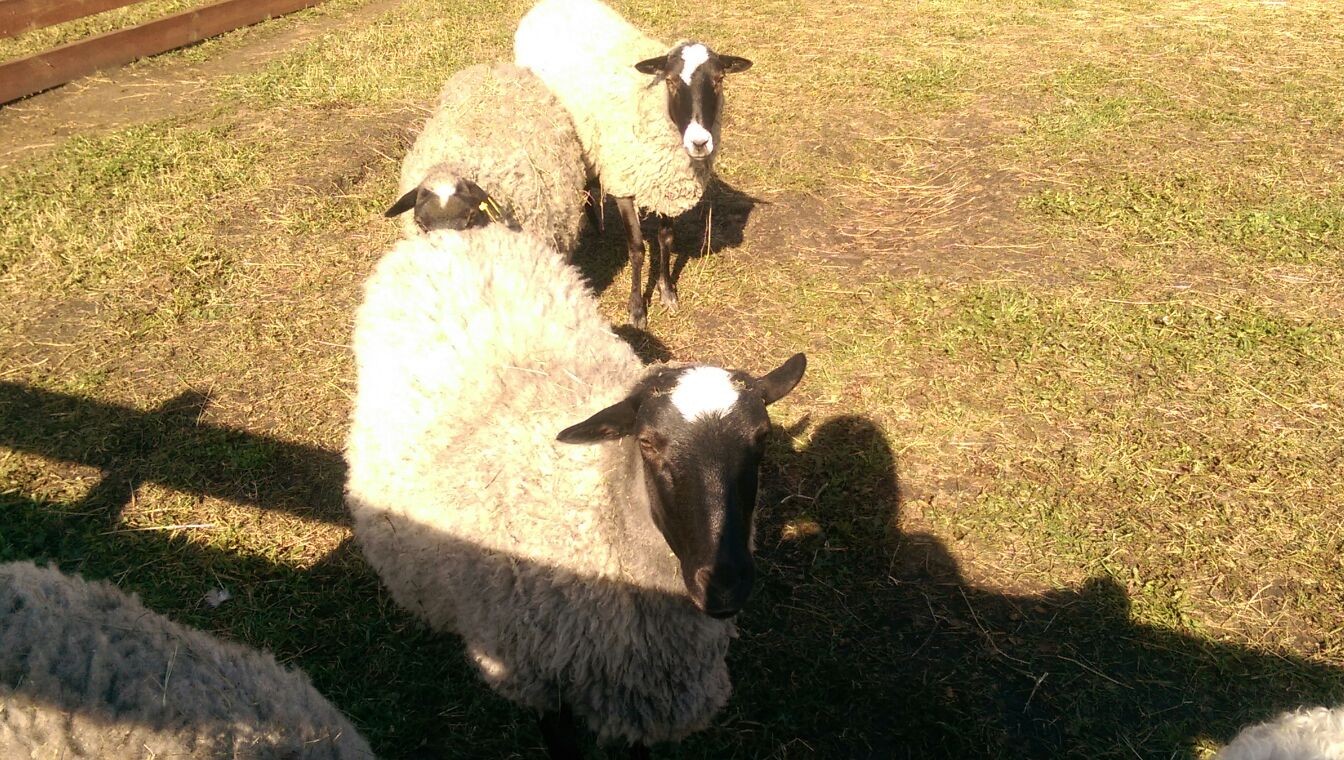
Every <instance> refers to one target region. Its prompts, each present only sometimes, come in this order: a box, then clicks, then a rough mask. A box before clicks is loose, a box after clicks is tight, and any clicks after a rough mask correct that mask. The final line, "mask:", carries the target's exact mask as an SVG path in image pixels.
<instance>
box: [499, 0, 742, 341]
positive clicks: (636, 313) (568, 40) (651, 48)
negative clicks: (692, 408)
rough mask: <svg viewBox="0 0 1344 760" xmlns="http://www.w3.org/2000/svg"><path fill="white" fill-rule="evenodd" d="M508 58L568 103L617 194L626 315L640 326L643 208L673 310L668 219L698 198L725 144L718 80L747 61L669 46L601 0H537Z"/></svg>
mask: <svg viewBox="0 0 1344 760" xmlns="http://www.w3.org/2000/svg"><path fill="white" fill-rule="evenodd" d="M514 60H515V61H516V62H517V64H518V65H519V66H523V67H526V68H528V69H530V70H532V71H534V72H536V74H537V76H538V77H540V78H541V79H542V81H544V82H545V83H546V86H547V87H549V88H550V89H551V91H552V92H554V93H555V95H556V97H557V98H559V99H560V102H561V103H563V104H564V106H565V108H566V109H568V110H569V113H570V116H571V117H572V118H573V120H574V128H575V130H576V131H577V133H578V136H579V141H580V142H581V143H582V144H583V154H584V161H585V163H586V164H587V168H588V173H589V175H591V176H592V177H595V178H597V179H598V181H599V182H600V184H601V186H602V191H603V193H604V194H607V195H611V196H612V197H613V198H615V199H616V206H617V208H618V209H619V210H620V214H621V220H622V222H623V224H624V227H625V234H626V245H627V248H628V250H629V254H630V275H631V283H630V300H629V311H630V321H631V323H632V324H634V325H635V326H636V327H643V326H644V325H645V324H646V322H647V306H646V304H645V301H644V295H643V284H644V283H643V274H642V267H643V263H644V240H643V233H642V232H641V230H640V212H641V211H646V212H649V213H652V214H654V215H655V216H656V217H657V220H658V247H657V250H656V251H654V258H653V262H652V268H653V270H654V271H655V272H656V273H657V279H658V290H659V294H660V296H661V298H662V301H663V303H664V305H666V306H668V307H672V308H674V307H675V306H676V304H677V293H676V289H675V286H674V284H673V283H672V279H671V274H670V267H671V252H672V246H673V234H672V218H673V217H676V216H679V215H681V214H683V213H685V212H687V211H689V210H691V209H692V208H694V207H695V206H696V205H697V204H698V203H699V202H700V199H701V197H702V196H703V195H704V192H705V187H706V186H707V185H708V183H709V180H710V179H711V178H712V177H713V170H714V159H715V157H716V156H717V155H718V152H719V150H720V148H721V143H722V141H721V139H720V132H721V118H720V116H721V111H722V105H723V80H724V77H725V76H727V75H728V74H733V73H737V72H741V71H746V70H747V69H748V68H750V67H751V61H749V60H747V59H746V58H741V57H738V56H731V55H723V54H720V53H717V52H715V51H714V50H713V49H711V48H710V47H709V46H708V45H706V44H705V43H703V42H699V41H695V40H690V41H681V42H678V43H677V44H675V45H672V46H668V45H666V44H664V43H662V42H659V41H657V40H654V39H652V38H651V37H648V36H647V35H645V34H644V33H642V32H640V31H639V30H638V29H636V28H635V27H634V26H633V25H631V24H630V23H629V22H627V21H626V20H625V19H623V18H621V16H620V14H618V13H616V12H615V11H614V10H612V9H611V8H609V7H607V6H606V5H604V4H603V3H601V2H599V0H542V1H541V2H540V3H538V4H537V5H536V6H535V7H533V8H532V10H530V11H529V12H528V13H527V15H526V16H524V17H523V19H522V21H521V22H520V23H519V25H518V31H517V32H516V34H515V35H514ZM650 77H652V78H650ZM597 205H598V206H599V207H600V205H601V198H599V199H597Z"/></svg>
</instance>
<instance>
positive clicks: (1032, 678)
mask: <svg viewBox="0 0 1344 760" xmlns="http://www.w3.org/2000/svg"><path fill="white" fill-rule="evenodd" d="M772 453H774V452H772ZM766 466H767V468H768V472H769V474H768V476H767V475H763V483H767V484H769V486H768V488H767V491H766V492H765V494H764V498H763V500H762V503H763V504H764V505H771V504H773V505H775V506H773V507H769V506H763V507H762V509H761V514H760V517H759V518H758V519H760V520H761V525H760V526H759V530H760V534H759V536H758V542H759V545H758V551H757V557H758V559H759V561H760V563H761V565H762V567H761V572H760V573H759V575H758V578H760V586H759V587H758V595H757V596H756V597H755V598H754V599H753V602H752V604H751V605H750V606H749V607H748V609H747V611H746V612H744V614H743V616H742V618H741V627H742V629H743V637H742V641H740V642H738V643H737V644H736V645H735V648H734V649H733V650H731V653H730V659H731V664H732V667H733V675H734V685H735V694H736V696H735V701H734V703H733V705H731V706H730V709H729V711H728V714H727V715H726V716H725V717H724V719H723V720H722V721H720V724H721V726H723V728H722V729H716V733H719V734H724V733H725V732H729V731H749V732H751V733H752V734H753V735H754V736H755V738H756V740H758V741H761V742H762V743H763V744H764V745H765V746H764V747H762V748H761V749H760V751H761V754H766V753H771V756H773V757H853V758H897V757H912V758H913V757H1014V758H1018V757H1041V758H1055V757H1180V756H1193V754H1194V753H1195V751H1196V748H1197V746H1198V744H1199V743H1200V742H1202V741H1205V740H1207V739H1209V738H1214V739H1217V740H1226V739H1228V738H1230V737H1231V736H1232V735H1234V734H1235V733H1236V731H1237V730H1238V728H1239V727H1240V726H1242V725H1244V724H1246V723H1248V722H1253V721H1259V720H1263V719H1265V718H1267V717H1269V716H1272V715H1274V714H1276V713H1278V712H1280V711H1282V710H1286V709H1291V708H1293V707H1296V706H1298V705H1301V704H1333V703H1337V702H1339V701H1341V700H1344V670H1341V669H1339V668H1335V667H1330V666H1326V665H1322V664H1320V663H1314V662H1311V661H1309V660H1307V659H1305V658H1302V657H1299V656H1296V655H1293V654H1289V653H1283V652H1273V651H1270V652H1264V651H1257V650H1254V649H1250V648H1247V647H1242V646H1237V645H1234V644H1227V643H1221V642H1216V641H1211V640H1208V639H1204V638H1197V637H1192V636H1189V635H1186V634H1183V633H1181V632H1178V631H1171V630H1166V629H1162V628H1157V627H1154V626H1150V625H1146V624H1143V623H1137V622H1134V621H1133V620H1132V618H1131V614H1130V602H1129V598H1128V595H1127V594H1126V591H1125V589H1124V587H1123V586H1121V584H1119V583H1117V582H1116V581H1115V580H1114V579H1112V578H1109V577H1094V578H1091V579H1089V580H1087V581H1086V582H1084V583H1083V584H1081V585H1080V586H1078V587H1076V588H1061V589H1053V590H1047V591H1044V592H1043V593H1018V592H1015V591H1004V590H999V589H994V588H985V587H980V586H977V585H976V584H975V583H973V582H971V581H968V580H967V578H966V577H965V575H964V573H963V572H962V570H961V569H960V565H959V563H958V561H957V560H956V558H955V557H954V555H953V553H952V552H951V551H950V550H949V549H948V548H947V546H946V545H945V544H944V543H943V542H942V541H941V540H940V539H939V538H938V537H936V536H934V535H931V534H928V533H923V532H917V531H915V532H903V531H902V530H900V529H899V528H898V519H899V517H900V512H901V509H902V507H903V503H902V496H901V494H902V489H901V485H902V484H901V482H900V473H899V467H898V462H897V459H896V456H895V454H894V453H893V451H892V448H891V446H890V444H889V443H888V442H887V439H886V436H885V434H884V433H883V431H882V430H881V429H880V428H879V427H878V426H877V425H875V424H874V423H872V422H871V421H870V420H867V419H865V418H863V417H837V418H834V419H831V420H828V421H827V422H826V423H825V424H823V425H821V426H820V427H819V428H818V429H817V430H816V431H815V432H814V433H813V435H812V436H811V439H810V442H809V443H808V445H807V446H805V447H803V448H801V449H798V450H796V451H791V452H789V453H787V454H785V455H783V456H772V457H771V458H770V460H769V461H767V465H766ZM726 738H728V737H726V736H724V735H719V736H713V737H708V739H707V744H708V746H709V747H712V748H713V751H723V752H727V751H728V747H729V746H731V745H730V744H720V742H724V740H725V739H726ZM737 741H740V737H739V738H734V739H733V742H737ZM767 747H768V749H767ZM1099 748H1100V749H1099ZM704 754H712V752H709V753H704ZM681 756H683V757H697V756H701V755H700V754H696V753H694V752H688V753H685V754H683V755H681Z"/></svg>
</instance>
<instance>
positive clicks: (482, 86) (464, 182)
mask: <svg viewBox="0 0 1344 760" xmlns="http://www.w3.org/2000/svg"><path fill="white" fill-rule="evenodd" d="M584 182H585V169H584V163H583V148H582V147H581V146H580V145H579V139H578V136H577V135H576V134H575V132H574V125H573V124H572V123H571V122H570V118H569V114H568V112H566V111H565V108H564V106H563V105H561V103H560V101H559V100H557V99H556V97H555V95H553V94H552V93H551V91H550V90H549V89H547V87H546V85H545V84H544V83H543V82H542V81H541V80H540V79H538V78H537V76H536V75H535V74H533V73H532V72H530V71H528V70H526V69H523V68H519V67H518V66H515V65H513V64H511V63H494V64H478V65H475V66H469V67H467V68H465V69H461V70H460V71H457V72H455V73H454V74H453V75H452V76H450V77H449V78H448V80H447V81H446V82H444V84H443V87H442V88H441V91H440V94H439V99H438V103H437V104H436V105H435V107H434V109H433V111H432V113H431V114H430V116H429V118H428V119H427V120H426V121H425V124H424V127H422V128H421V130H420V132H419V134H417V135H416V138H415V142H414V143H413V144H412V145H411V148H410V150H409V151H408V152H407V154H406V158H405V159H404V160H403V161H402V166H401V181H400V183H399V185H398V187H399V192H400V194H401V195H400V197H399V198H398V199H397V201H396V202H395V203H393V204H392V206H391V207H390V208H388V209H387V211H386V212H384V213H385V215H386V216H389V217H394V216H399V215H404V216H403V219H404V220H405V221H404V223H403V226H404V230H405V232H406V234H407V235H416V234H420V233H422V232H425V231H429V230H434V229H447V230H463V229H468V228H472V227H481V226H484V225H487V224H504V225H506V226H509V227H512V228H513V229H521V230H524V231H526V232H528V233H530V234H533V235H536V236H537V237H539V238H540V239H541V240H542V241H544V242H546V243H548V244H549V245H551V246H553V247H555V249H556V250H557V251H559V252H560V253H561V254H562V255H564V256H568V255H569V254H570V253H572V252H573V250H574V246H575V245H576V244H577V242H578V238H579V231H580V228H581V227H582V224H583V198H584ZM408 212H409V213H408Z"/></svg>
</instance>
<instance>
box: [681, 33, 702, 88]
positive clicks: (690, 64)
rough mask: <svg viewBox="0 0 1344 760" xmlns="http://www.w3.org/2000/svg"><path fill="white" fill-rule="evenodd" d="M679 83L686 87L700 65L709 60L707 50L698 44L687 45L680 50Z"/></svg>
mask: <svg viewBox="0 0 1344 760" xmlns="http://www.w3.org/2000/svg"><path fill="white" fill-rule="evenodd" d="M681 60H682V67H681V81H683V82H685V83H686V84H687V85H689V84H690V83H691V75H692V74H694V73H695V70H696V69H698V68H700V64H702V63H704V62H705V61H708V60H709V50H708V48H706V47H705V46H704V45H701V44H699V43H697V44H694V45H687V46H686V47H684V48H682V49H681Z"/></svg>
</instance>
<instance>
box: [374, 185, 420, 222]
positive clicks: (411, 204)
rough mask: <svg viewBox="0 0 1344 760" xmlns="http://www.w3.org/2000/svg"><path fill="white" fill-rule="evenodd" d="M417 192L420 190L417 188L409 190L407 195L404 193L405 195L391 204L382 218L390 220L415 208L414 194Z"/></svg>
mask: <svg viewBox="0 0 1344 760" xmlns="http://www.w3.org/2000/svg"><path fill="white" fill-rule="evenodd" d="M419 192H420V188H418V187H417V188H415V189H413V190H411V191H410V192H409V193H406V194H405V195H403V196H401V197H400V198H398V199H397V202H396V203H393V204H392V208H389V209H388V210H386V211H384V212H383V216H385V217H388V218H389V219H390V218H391V217H394V216H397V215H399V214H404V213H406V212H407V211H410V210H411V209H413V208H415V197H416V194H417V193H419Z"/></svg>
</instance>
